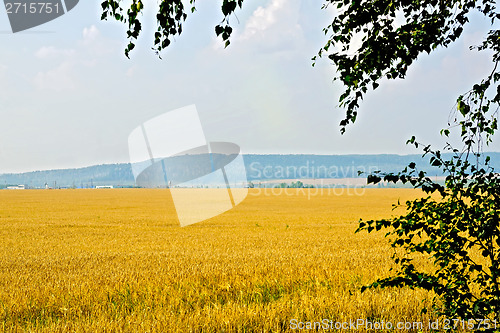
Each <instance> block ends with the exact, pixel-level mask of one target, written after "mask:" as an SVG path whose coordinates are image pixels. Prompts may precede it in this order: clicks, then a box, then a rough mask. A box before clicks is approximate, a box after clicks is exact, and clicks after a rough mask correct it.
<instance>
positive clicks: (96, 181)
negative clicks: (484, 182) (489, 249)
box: [0, 153, 500, 188]
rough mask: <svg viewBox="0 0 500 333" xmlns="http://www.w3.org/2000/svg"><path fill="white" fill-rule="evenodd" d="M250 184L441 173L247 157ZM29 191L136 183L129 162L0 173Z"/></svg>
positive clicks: (396, 162)
mask: <svg viewBox="0 0 500 333" xmlns="http://www.w3.org/2000/svg"><path fill="white" fill-rule="evenodd" d="M486 155H489V156H490V157H491V161H492V163H491V164H492V166H493V167H494V168H495V169H496V170H500V153H488V154H486ZM244 161H245V166H246V169H247V178H248V181H253V182H255V181H265V180H274V179H318V178H356V177H359V176H358V171H364V172H365V175H363V176H361V177H366V173H370V172H373V171H376V170H382V171H384V172H398V171H401V170H402V169H403V168H404V167H405V166H406V165H408V164H409V163H410V162H415V163H417V167H419V169H420V170H423V171H426V172H427V173H428V174H429V175H430V176H440V175H441V174H440V173H439V170H438V169H436V168H432V167H430V166H429V163H428V158H425V159H422V157H421V155H395V154H383V155H291V154H289V155H279V154H270V155H260V154H248V155H244ZM20 184H22V185H25V186H26V187H28V188H44V187H45V186H46V184H47V186H49V187H56V188H59V187H61V188H66V187H75V188H89V187H95V186H102V185H112V186H114V187H133V186H135V180H134V176H133V173H132V168H131V166H130V164H128V163H119V164H104V165H95V166H89V167H85V168H78V169H61V170H47V171H33V172H25V173H18V174H0V188H5V187H7V186H9V185H20Z"/></svg>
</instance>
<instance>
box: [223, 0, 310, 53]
mask: <svg viewBox="0 0 500 333" xmlns="http://www.w3.org/2000/svg"><path fill="white" fill-rule="evenodd" d="M300 4H301V0H271V1H270V2H269V4H268V5H267V6H260V7H258V8H257V9H256V10H255V11H254V12H253V14H252V15H251V16H250V18H249V19H248V20H247V21H246V24H245V27H244V29H243V31H242V32H241V34H237V33H235V36H234V37H233V38H232V42H234V43H235V44H236V43H241V44H242V43H245V44H250V45H249V48H250V47H251V48H252V49H254V51H259V52H262V51H264V52H266V51H268V52H275V51H282V50H290V49H294V48H297V47H298V46H299V45H300V43H301V42H302V41H303V31H302V28H301V26H300V24H299V16H300V15H299V14H300Z"/></svg>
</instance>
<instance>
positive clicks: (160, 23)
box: [101, 0, 243, 58]
mask: <svg viewBox="0 0 500 333" xmlns="http://www.w3.org/2000/svg"><path fill="white" fill-rule="evenodd" d="M122 3H123V2H122V1H121V0H105V1H103V2H102V3H101V7H102V15H101V20H107V19H108V18H112V19H115V20H117V21H119V22H122V23H125V24H126V25H127V26H128V30H127V38H128V39H129V43H128V45H127V47H126V48H125V55H126V56H127V58H128V57H129V54H130V51H132V50H133V49H134V47H135V41H136V40H137V39H138V38H139V35H140V33H141V31H142V23H141V21H140V15H141V14H142V13H143V12H144V3H143V2H142V1H141V0H132V2H131V3H130V4H129V6H128V8H127V7H126V6H122ZM189 4H190V5H191V9H190V11H191V13H194V12H195V11H196V6H195V0H189ZM242 5H243V0H223V1H222V4H221V12H222V16H223V19H222V21H221V22H220V23H219V24H217V25H216V26H215V33H216V34H217V36H221V37H222V40H223V41H224V42H225V45H226V47H227V46H228V45H229V44H230V41H229V37H231V33H232V32H233V28H232V27H231V25H230V24H229V18H230V16H231V14H233V13H234V11H235V10H236V8H237V7H240V8H241V6H242ZM125 9H127V11H126V12H125ZM187 16H188V12H187V11H186V9H185V8H184V3H183V2H182V1H181V0H162V1H160V2H159V6H158V12H157V14H156V20H157V29H156V32H155V35H154V46H153V50H154V51H155V52H156V53H157V54H159V53H160V52H161V51H162V50H163V49H165V48H166V47H167V46H169V45H170V43H171V42H172V38H173V37H175V36H176V35H180V34H181V33H182V24H183V22H184V21H186V19H187Z"/></svg>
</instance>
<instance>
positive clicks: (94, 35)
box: [83, 25, 101, 44]
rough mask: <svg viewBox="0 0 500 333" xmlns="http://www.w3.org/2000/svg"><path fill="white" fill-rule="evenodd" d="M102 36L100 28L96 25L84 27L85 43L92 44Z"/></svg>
mask: <svg viewBox="0 0 500 333" xmlns="http://www.w3.org/2000/svg"><path fill="white" fill-rule="evenodd" d="M100 36H101V33H100V32H99V29H97V27H96V26H95V25H91V26H90V27H88V28H83V43H84V44H90V43H92V42H94V41H96V40H97V39H98V38H99V37H100Z"/></svg>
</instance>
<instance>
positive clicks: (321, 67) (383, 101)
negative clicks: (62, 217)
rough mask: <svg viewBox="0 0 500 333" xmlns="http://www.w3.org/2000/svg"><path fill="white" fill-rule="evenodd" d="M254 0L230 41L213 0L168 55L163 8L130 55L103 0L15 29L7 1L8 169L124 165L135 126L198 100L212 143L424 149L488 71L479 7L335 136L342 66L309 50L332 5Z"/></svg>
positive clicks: (0, 98)
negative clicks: (217, 29) (160, 48)
mask: <svg viewBox="0 0 500 333" xmlns="http://www.w3.org/2000/svg"><path fill="white" fill-rule="evenodd" d="M247 2H248V3H245V4H244V7H243V9H242V10H239V11H238V12H237V17H233V18H232V21H231V22H232V24H233V26H234V29H235V31H234V33H233V34H234V36H233V38H232V43H231V45H230V47H229V48H227V49H223V47H222V42H220V41H219V40H218V39H217V38H216V36H215V33H214V26H215V25H216V24H217V23H218V22H219V21H220V20H221V18H222V17H221V15H222V14H221V13H220V10H219V5H220V4H219V1H215V0H206V1H203V2H199V3H197V12H196V13H195V14H193V15H190V16H189V17H188V21H187V22H186V23H185V25H184V32H183V34H182V36H180V37H177V38H176V40H175V42H174V43H173V44H172V45H171V46H170V47H169V49H167V50H166V51H165V52H164V53H163V54H162V58H163V60H160V59H158V57H157V56H156V55H155V54H154V52H153V51H152V50H151V46H152V45H153V44H152V31H153V30H154V22H155V21H154V20H155V19H154V11H155V8H154V6H151V7H150V8H149V7H147V5H148V4H146V9H147V10H146V12H145V14H144V17H143V21H144V23H145V27H144V32H143V35H142V36H141V38H140V39H139V41H138V43H137V47H136V49H135V50H134V51H133V52H132V53H131V59H130V60H129V59H126V58H125V56H124V55H123V49H124V47H125V45H126V39H125V36H126V35H125V26H123V25H120V24H118V23H115V22H111V21H110V22H105V21H100V2H99V1H90V0H89V1H80V3H79V4H78V5H77V6H76V7H75V8H74V9H73V10H72V11H70V12H69V13H67V14H66V15H64V16H62V17H60V18H58V19H56V20H54V21H52V22H49V23H47V24H45V25H42V26H39V27H36V28H33V29H31V30H29V31H26V32H20V33H16V34H13V33H11V32H10V26H9V22H8V18H7V14H6V12H5V10H4V9H1V10H0V40H1V42H2V48H1V50H0V88H1V90H2V94H0V119H1V121H0V173H5V172H21V171H30V170H44V169H52V168H72V167H81V166H88V165H93V164H102V163H115V162H128V159H129V157H128V143H127V138H128V135H129V134H130V133H131V132H132V130H133V129H134V128H136V127H137V126H139V125H140V124H141V123H144V122H145V121H147V120H149V119H151V118H153V117H155V116H158V115H161V114H162V113H164V112H167V111H170V110H173V109H177V108H180V107H183V106H186V105H190V104H195V105H196V107H197V110H198V112H199V114H200V118H201V120H202V123H203V125H204V130H205V135H206V137H207V139H208V140H209V141H229V142H233V143H237V144H238V145H240V146H241V148H242V151H243V152H244V153H317V154H379V153H397V154H408V153H419V151H416V150H414V149H412V148H411V147H407V146H406V145H405V141H406V140H407V139H408V138H409V137H410V136H411V135H416V136H417V138H420V140H421V141H423V142H429V143H433V144H436V146H437V147H441V146H442V145H443V143H444V141H443V140H442V139H441V138H440V137H439V134H438V132H439V130H440V129H441V128H443V127H445V126H446V122H447V119H448V116H449V113H450V110H451V109H452V107H453V105H454V103H455V100H456V97H457V96H458V95H459V93H462V92H465V91H467V90H468V89H470V87H471V85H472V84H473V83H475V82H478V81H479V80H480V79H481V78H482V77H484V76H485V75H486V74H487V73H488V72H489V71H490V70H491V68H492V66H491V62H490V60H489V54H488V53H484V52H483V53H478V52H476V51H469V45H472V44H478V43H479V42H480V41H481V39H482V38H483V37H484V35H485V34H486V32H487V31H488V28H489V26H488V22H487V21H486V20H484V19H482V18H481V17H480V16H477V15H476V16H472V17H471V21H472V23H471V24H470V25H469V26H468V28H467V29H466V30H465V31H464V34H463V36H462V37H461V38H460V40H459V41H458V42H456V43H455V44H453V45H452V46H451V47H449V48H448V49H441V50H437V51H436V52H435V53H433V54H431V55H422V56H421V57H420V58H419V60H418V61H417V62H416V63H415V64H414V66H413V67H412V68H410V70H409V73H408V76H407V78H406V79H405V80H397V81H390V82H389V81H384V82H382V84H381V86H380V87H379V89H377V90H376V91H375V92H370V93H369V94H368V95H367V97H366V98H365V100H364V103H363V104H362V106H361V108H360V110H359V117H358V120H357V122H356V123H355V124H354V125H351V126H350V127H348V128H347V132H346V134H344V135H340V131H339V130H340V128H339V126H338V123H339V122H340V120H341V119H342V117H343V110H341V109H339V108H337V104H338V103H337V100H338V96H339V94H340V92H341V89H342V87H341V86H339V84H338V83H333V82H332V79H333V77H334V75H335V68H334V67H333V66H331V64H330V62H329V60H328V59H326V58H325V59H321V60H319V61H318V63H317V65H316V66H315V67H314V68H313V67H312V66H311V60H310V59H311V57H313V56H314V55H315V54H316V52H317V51H318V49H319V48H320V47H321V45H322V44H323V43H324V42H325V40H326V39H325V38H326V37H325V36H324V35H323V33H322V28H323V27H325V26H326V25H327V24H328V22H329V21H330V20H331V15H332V12H330V11H328V10H321V9H320V8H321V4H320V3H319V2H317V1H312V0H265V1H264V0H262V1H249V0H247ZM238 21H239V23H238ZM497 141H498V140H497ZM487 150H490V151H500V146H499V145H498V143H496V144H494V145H492V146H491V147H490V148H488V149H487Z"/></svg>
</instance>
